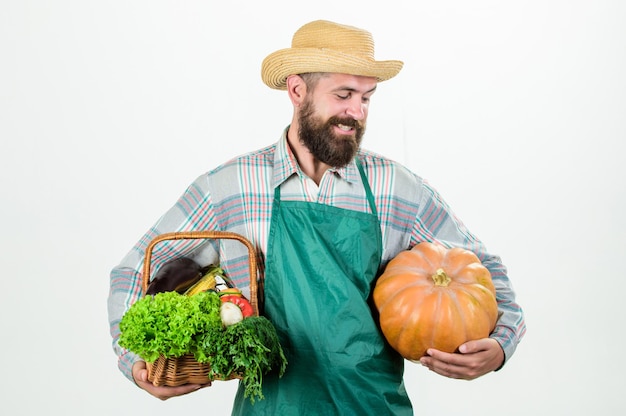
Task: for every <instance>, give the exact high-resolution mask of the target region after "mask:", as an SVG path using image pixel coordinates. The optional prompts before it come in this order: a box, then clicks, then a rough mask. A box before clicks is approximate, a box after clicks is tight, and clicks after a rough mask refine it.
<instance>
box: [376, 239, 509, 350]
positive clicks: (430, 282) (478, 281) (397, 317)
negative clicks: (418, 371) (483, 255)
mask: <svg viewBox="0 0 626 416" xmlns="http://www.w3.org/2000/svg"><path fill="white" fill-rule="evenodd" d="M373 297H374V304H375V305H376V308H377V309H378V312H379V315H380V316H379V319H380V327H381V330H382V332H383V334H384V336H385V338H386V339H387V341H388V342H389V344H390V345H391V346H392V347H393V348H394V349H395V350H396V351H398V352H399V353H400V354H401V355H402V356H403V357H404V358H406V359H408V360H412V361H416V360H419V358H420V357H422V356H423V355H425V354H426V350H427V349H428V348H435V349H438V350H441V351H445V352H455V351H456V350H457V349H458V347H459V346H460V345H461V344H463V343H465V342H466V341H470V340H475V339H480V338H485V337H487V336H489V334H490V333H491V331H493V329H494V327H495V324H496V321H497V319H498V305H497V302H496V290H495V287H494V285H493V282H492V280H491V273H489V270H488V269H487V268H486V267H485V266H483V264H482V263H481V262H480V260H479V259H478V257H477V256H476V255H475V254H474V253H472V252H471V251H468V250H465V249H462V248H451V249H447V248H445V247H442V246H440V245H435V244H433V243H429V242H423V243H419V244H417V245H415V246H414V247H413V248H412V249H411V250H406V251H403V252H401V253H399V254H398V255H397V256H396V257H394V258H393V259H392V260H391V261H389V263H388V264H387V266H386V267H385V270H384V272H383V274H382V275H381V276H380V277H379V278H378V281H377V282H376V286H375V287H374V293H373Z"/></svg>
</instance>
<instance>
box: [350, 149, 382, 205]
mask: <svg viewBox="0 0 626 416" xmlns="http://www.w3.org/2000/svg"><path fill="white" fill-rule="evenodd" d="M355 162H356V167H357V168H358V169H359V174H360V175H361V181H362V182H363V187H364V188H365V196H367V202H368V203H369V204H370V209H371V210H372V214H374V216H376V217H378V211H377V210H376V204H375V203H374V194H372V189H371V188H370V183H369V181H368V180H367V176H365V171H364V170H363V166H361V162H360V161H359V159H356V160H355Z"/></svg>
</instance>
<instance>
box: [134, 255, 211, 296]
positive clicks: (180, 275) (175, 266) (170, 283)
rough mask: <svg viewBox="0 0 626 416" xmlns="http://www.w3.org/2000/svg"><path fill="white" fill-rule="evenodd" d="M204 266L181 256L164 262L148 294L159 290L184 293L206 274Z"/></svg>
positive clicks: (151, 283)
mask: <svg viewBox="0 0 626 416" xmlns="http://www.w3.org/2000/svg"><path fill="white" fill-rule="evenodd" d="M204 270H205V268H203V267H202V266H200V265H199V264H198V263H196V262H195V261H193V260H192V259H190V258H187V257H179V258H177V259H174V260H170V261H168V262H166V263H165V264H163V266H162V267H161V268H160V269H159V271H157V272H156V273H155V275H154V277H153V278H152V281H151V282H150V284H149V285H148V290H147V291H146V294H147V295H154V294H156V293H159V292H178V293H183V292H185V291H186V290H187V289H189V288H190V287H191V285H193V284H194V283H196V282H197V281H198V280H200V278H201V277H202V276H203V275H204Z"/></svg>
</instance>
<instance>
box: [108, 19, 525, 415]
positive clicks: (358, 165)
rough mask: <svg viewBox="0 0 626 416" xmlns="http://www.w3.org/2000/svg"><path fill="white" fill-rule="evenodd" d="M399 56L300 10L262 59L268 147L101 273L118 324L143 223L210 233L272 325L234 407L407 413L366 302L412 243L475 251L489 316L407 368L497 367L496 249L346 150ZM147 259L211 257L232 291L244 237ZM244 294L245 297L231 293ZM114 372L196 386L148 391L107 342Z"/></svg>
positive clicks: (502, 292)
mask: <svg viewBox="0 0 626 416" xmlns="http://www.w3.org/2000/svg"><path fill="white" fill-rule="evenodd" d="M402 65H403V64H402V62H400V61H377V60H376V59H375V58H374V43H373V40H372V37H371V34H370V33H369V32H367V31H365V30H362V29H358V28H355V27H352V26H346V25H341V24H337V23H334V22H328V21H314V22H311V23H308V24H306V25H304V26H302V27H301V28H300V29H299V30H298V31H297V32H296V33H295V35H294V37H293V40H292V45H291V47H290V48H287V49H281V50H279V51H277V52H274V53H273V54H270V55H269V56H268V57H267V58H266V59H265V60H264V61H263V64H262V69H261V76H262V79H263V82H265V84H266V85H268V86H269V87H270V88H273V89H277V90H284V91H286V92H287V95H288V97H289V99H290V100H291V103H292V104H293V108H294V112H293V117H292V120H291V122H290V124H289V125H288V127H287V128H286V129H285V130H284V131H283V133H282V135H281V137H280V139H279V140H278V142H276V143H274V144H272V145H270V146H267V147H265V148H263V149H260V150H257V151H254V152H251V153H248V154H245V155H242V156H239V157H237V158H235V159H233V160H231V161H228V162H226V163H225V164H223V165H221V166H219V167H217V168H215V169H213V170H211V171H209V172H208V173H205V174H202V175H201V176H199V177H198V178H197V179H196V180H195V181H194V182H193V183H192V184H191V185H190V186H189V188H188V189H187V190H186V191H185V192H184V193H183V195H182V196H181V198H180V200H179V201H178V202H177V203H176V204H175V205H174V206H173V207H172V208H171V209H170V210H169V211H168V212H166V213H165V214H164V215H163V216H162V217H161V218H160V219H159V220H158V222H157V223H156V224H155V225H154V226H153V227H152V228H151V229H150V230H149V232H148V233H146V235H145V236H144V237H143V238H141V239H140V240H139V242H138V243H137V245H136V246H135V247H134V249H133V250H131V251H130V252H129V254H128V255H127V256H126V258H125V259H123V260H122V262H121V263H120V264H119V265H118V266H117V267H115V268H114V269H113V271H112V273H111V291H110V296H109V310H110V321H111V331H112V334H113V337H114V340H117V338H118V337H119V328H118V326H117V325H118V323H119V320H120V318H121V316H122V315H123V314H124V312H125V311H126V310H128V308H129V307H130V305H131V304H132V303H133V302H134V301H136V300H137V299H138V298H139V297H140V296H141V295H142V293H141V290H140V289H141V284H138V282H139V281H140V280H141V278H142V276H141V265H142V262H143V256H144V251H145V248H146V245H147V243H148V241H150V239H151V237H153V236H154V235H155V234H161V233H166V232H176V231H193V230H222V231H231V232H234V233H238V234H240V235H243V236H245V237H246V238H247V239H248V240H250V241H251V242H252V244H253V245H254V246H255V248H256V250H257V256H258V260H259V261H258V263H259V281H261V282H263V292H262V295H263V299H261V301H262V303H263V310H262V313H263V315H264V316H266V317H267V318H268V319H269V320H270V321H271V322H272V323H273V324H274V326H275V327H276V330H277V332H278V335H279V338H280V342H281V345H282V346H283V348H284V350H285V355H286V357H287V361H288V365H287V370H286V371H285V374H284V375H283V377H278V376H277V375H276V374H268V375H267V376H265V377H264V379H263V394H264V396H265V399H264V400H260V401H257V402H255V403H254V404H251V403H250V402H249V401H248V400H246V399H245V398H244V392H243V387H242V386H241V385H240V388H239V391H238V393H237V395H236V397H235V402H234V407H233V414H236V415H255V414H259V415H305V414H312V415H329V414H338V415H339V414H340V415H351V414H354V415H409V414H412V413H413V411H412V406H411V403H410V400H409V397H408V394H407V392H406V390H405V388H404V382H403V377H404V360H403V358H402V357H401V356H400V355H399V354H398V353H397V352H396V351H394V350H393V349H392V348H391V347H390V346H389V344H388V343H387V342H386V341H385V339H384V337H383V335H382V333H381V331H380V329H379V327H378V325H377V321H376V318H375V314H374V313H373V311H372V308H371V306H370V305H371V303H370V297H371V290H372V286H373V283H374V282H375V279H376V277H377V276H378V274H379V273H380V271H381V270H382V269H383V267H384V266H385V264H386V263H387V262H388V261H389V260H390V259H392V258H393V257H394V256H396V255H397V254H398V253H399V252H401V251H403V250H407V249H410V248H411V247H413V246H414V245H416V244H418V243H420V242H422V241H430V242H435V243H437V244H441V245H443V246H446V247H453V246H454V247H462V248H465V249H468V250H471V251H473V252H475V253H476V254H477V255H478V257H479V258H480V259H481V260H482V262H483V264H484V265H485V266H486V267H487V268H488V269H489V271H490V272H491V275H492V278H493V282H494V285H495V287H496V298H497V301H498V308H499V318H498V322H497V324H496V328H495V330H494V331H493V332H492V334H491V335H490V336H489V337H488V338H485V339H479V340H474V341H469V342H467V343H465V344H463V345H461V347H460V348H459V351H458V352H455V353H445V352H442V351H437V350H434V349H430V350H428V355H427V356H425V357H423V358H422V359H421V363H422V364H424V365H425V366H427V367H428V368H429V369H431V370H432V371H435V372H437V373H439V374H441V375H444V376H446V377H453V378H463V379H473V378H476V377H480V376H482V375H484V374H487V373H489V372H492V371H494V370H497V369H499V368H500V367H502V366H503V365H504V363H505V361H506V360H508V359H509V358H510V357H511V355H512V354H513V352H514V351H515V348H516V346H517V344H518V342H519V341H520V339H521V338H522V336H523V334H524V332H525V324H524V319H523V313H522V310H521V308H520V307H519V305H518V304H517V303H516V302H515V294H514V292H513V290H512V287H511V283H510V281H509V279H508V277H507V272H506V268H505V266H504V265H503V264H502V262H501V260H500V258H499V257H498V256H496V255H493V254H491V253H489V252H487V250H486V249H485V246H484V245H483V244H482V242H481V241H480V240H479V239H478V238H477V237H475V236H474V235H473V234H472V233H471V232H470V231H469V230H468V229H467V228H466V227H465V226H464V225H463V223H462V222H461V221H460V220H459V219H458V218H457V217H456V216H455V215H454V214H453V213H452V211H451V210H450V207H449V206H448V205H447V204H446V203H445V202H444V200H443V198H442V197H441V196H440V195H439V194H438V193H437V192H436V191H435V190H434V189H433V188H432V187H431V186H430V185H428V183H427V182H426V181H424V180H423V179H422V178H421V177H419V176H418V175H416V174H414V173H412V172H411V171H410V170H408V169H407V168H406V167H404V166H402V165H400V164H398V163H396V162H395V161H392V160H389V159H387V158H385V157H383V156H381V155H378V154H375V153H373V152H370V151H367V150H365V149H363V148H362V147H361V143H362V139H363V135H364V132H365V127H366V122H367V117H368V111H369V103H370V100H371V98H372V96H373V94H374V92H375V91H376V89H377V86H378V84H379V83H381V82H383V81H386V80H388V79H390V78H393V77H394V76H395V75H396V74H397V73H398V72H399V71H400V70H401V68H402ZM159 253H160V254H159V255H158V256H155V261H154V262H153V268H154V270H158V269H159V267H161V266H162V265H163V264H164V263H166V262H167V261H168V260H170V259H171V258H173V257H176V256H181V257H191V258H193V259H194V260H196V261H197V262H198V263H200V264H211V263H217V262H219V264H220V266H221V267H222V268H223V269H224V271H225V272H226V274H227V275H228V276H229V277H230V278H231V279H232V280H233V282H235V284H236V285H237V286H238V287H240V288H242V289H243V290H244V292H245V290H246V288H247V283H246V282H247V281H248V277H249V276H248V271H247V269H246V267H242V264H243V263H245V259H246V258H247V252H246V250H245V247H240V246H237V245H231V244H229V243H228V242H217V243H216V242H205V243H196V244H189V243H188V242H181V241H171V242H168V243H167V244H163V245H162V246H161V248H160V252H159ZM247 295H249V293H247ZM115 351H116V352H117V354H118V355H119V357H120V361H119V367H120V369H121V370H122V371H123V372H124V374H125V375H126V376H127V377H128V378H129V379H130V380H132V381H133V382H135V383H136V384H137V385H138V386H139V387H141V388H143V389H145V390H146V391H147V392H148V393H150V394H152V395H154V396H156V397H159V398H161V399H167V398H169V397H173V396H178V395H181V394H186V393H189V392H192V391H194V390H196V389H198V388H200V387H201V386H200V385H193V384H192V385H185V386H178V387H166V386H160V387H157V386H154V385H152V383H150V382H149V381H148V380H147V370H146V364H145V362H143V360H142V359H141V358H140V357H137V356H135V355H133V354H132V353H130V352H128V351H125V350H123V349H122V348H121V347H119V345H117V343H115Z"/></svg>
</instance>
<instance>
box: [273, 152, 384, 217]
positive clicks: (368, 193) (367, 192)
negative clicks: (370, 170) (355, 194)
mask: <svg viewBox="0 0 626 416" xmlns="http://www.w3.org/2000/svg"><path fill="white" fill-rule="evenodd" d="M355 163H356V167H357V169H358V170H359V174H360V175H361V182H363V187H364V188H365V196H366V197H367V202H368V204H369V206H370V209H371V210H372V214H374V216H376V217H378V211H377V210H376V204H375V203H374V194H372V189H371V188H370V184H369V181H368V180H367V176H365V171H364V170H363V166H361V162H360V161H359V159H355ZM274 199H275V200H277V201H279V200H280V185H278V186H277V187H276V188H274Z"/></svg>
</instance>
